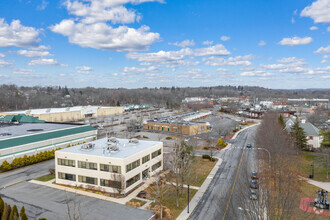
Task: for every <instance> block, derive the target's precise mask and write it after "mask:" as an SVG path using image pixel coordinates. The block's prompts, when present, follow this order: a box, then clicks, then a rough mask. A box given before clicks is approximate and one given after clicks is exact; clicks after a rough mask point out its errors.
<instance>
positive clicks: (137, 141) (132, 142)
mask: <svg viewBox="0 0 330 220" xmlns="http://www.w3.org/2000/svg"><path fill="white" fill-rule="evenodd" d="M128 143H131V144H137V143H139V140H138V139H136V138H132V139H129V141H128Z"/></svg>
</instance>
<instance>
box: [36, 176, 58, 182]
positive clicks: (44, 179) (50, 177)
mask: <svg viewBox="0 0 330 220" xmlns="http://www.w3.org/2000/svg"><path fill="white" fill-rule="evenodd" d="M52 179H55V175H52V174H48V175H45V176H41V177H39V178H37V179H35V180H38V181H42V182H47V181H49V180H52Z"/></svg>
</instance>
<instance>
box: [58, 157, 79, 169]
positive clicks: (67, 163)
mask: <svg viewBox="0 0 330 220" xmlns="http://www.w3.org/2000/svg"><path fill="white" fill-rule="evenodd" d="M57 164H58V165H62V166H68V167H75V166H76V161H74V160H67V159H60V158H58V159H57Z"/></svg>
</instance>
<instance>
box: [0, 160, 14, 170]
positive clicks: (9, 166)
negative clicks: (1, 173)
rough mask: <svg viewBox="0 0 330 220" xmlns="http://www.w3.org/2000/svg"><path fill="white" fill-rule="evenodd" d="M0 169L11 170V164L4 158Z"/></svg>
mask: <svg viewBox="0 0 330 220" xmlns="http://www.w3.org/2000/svg"><path fill="white" fill-rule="evenodd" d="M0 169H2V170H11V169H12V166H11V165H10V164H9V163H8V161H7V160H5V161H3V163H2V165H1V167H0Z"/></svg>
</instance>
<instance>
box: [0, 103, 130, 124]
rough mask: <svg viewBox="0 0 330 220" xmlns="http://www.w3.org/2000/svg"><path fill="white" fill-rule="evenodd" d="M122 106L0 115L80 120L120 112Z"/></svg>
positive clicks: (46, 119)
mask: <svg viewBox="0 0 330 220" xmlns="http://www.w3.org/2000/svg"><path fill="white" fill-rule="evenodd" d="M123 112H124V110H123V107H120V106H119V107H104V106H75V107H67V108H44V109H29V110H23V111H13V112H1V113H0V115H3V116H6V115H18V114H26V115H30V116H34V117H39V119H40V120H45V121H47V122H68V121H80V120H82V119H84V118H92V117H102V116H107V115H115V114H122V113H123Z"/></svg>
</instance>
